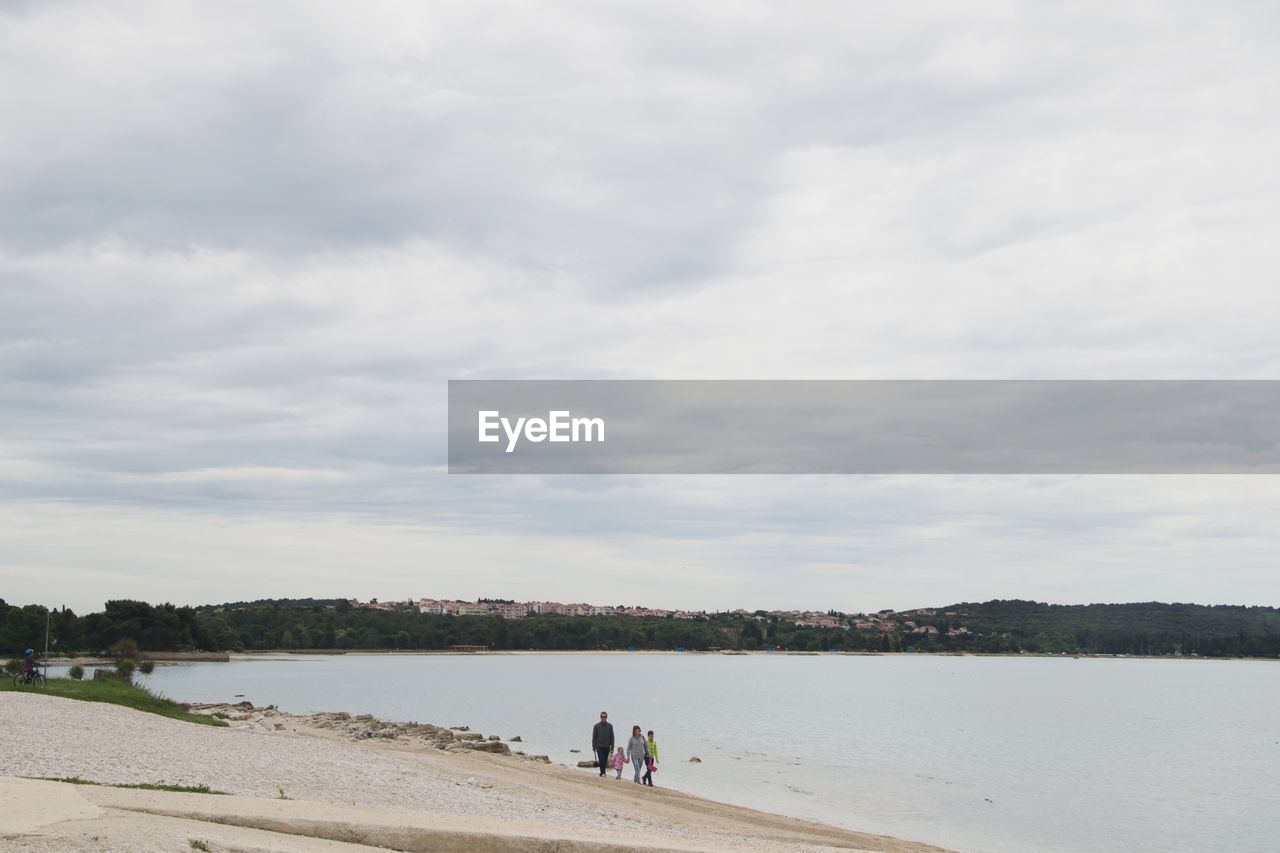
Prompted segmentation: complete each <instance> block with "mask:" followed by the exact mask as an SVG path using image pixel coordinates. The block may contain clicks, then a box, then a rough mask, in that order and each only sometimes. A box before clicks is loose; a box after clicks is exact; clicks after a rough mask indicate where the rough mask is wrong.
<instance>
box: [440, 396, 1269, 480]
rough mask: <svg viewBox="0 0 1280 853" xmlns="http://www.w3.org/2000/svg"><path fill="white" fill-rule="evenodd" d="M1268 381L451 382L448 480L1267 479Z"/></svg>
mask: <svg viewBox="0 0 1280 853" xmlns="http://www.w3.org/2000/svg"><path fill="white" fill-rule="evenodd" d="M1278 472H1280V381H1273V380H1238V381H1235V380H1232V381H1219V380H1186V381H1182V380H1178V381H1145V380H1144V381H1134V380H1099V381H1093V380H1080V381H1039V380H1035V381H1002V380H980V381H949V380H937V381H935V380H919V381H915V380H913V381H899V380H884V381H862V380H850V381H844V380H831V381H824V380H815V381H799V380H796V381H793V380H776V381H775V380H746V381H721V380H672V381H668V380H583V381H563V380H452V381H450V382H449V473H451V474H1241V473H1250V474H1273V473H1278Z"/></svg>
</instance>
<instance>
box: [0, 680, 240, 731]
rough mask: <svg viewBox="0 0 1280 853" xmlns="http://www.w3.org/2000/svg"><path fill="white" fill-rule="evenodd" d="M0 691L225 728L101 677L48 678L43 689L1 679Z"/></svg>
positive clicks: (133, 687)
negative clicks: (97, 704) (114, 707)
mask: <svg viewBox="0 0 1280 853" xmlns="http://www.w3.org/2000/svg"><path fill="white" fill-rule="evenodd" d="M0 691H13V692H15V693H36V694H39V695H41V696H58V697H60V698H62V699H79V700H80V701H82V702H105V703H107V704H108V705H123V706H124V707H126V708H133V709H134V710H135V711H145V712H146V713H148V714H159V715H160V716H162V717H169V718H170V719H173V720H183V721H185V722H188V723H198V724H199V725H202V726H225V725H226V723H225V722H223V721H222V720H217V719H214V718H213V717H209V716H205V715H204V714H193V713H191V712H190V711H188V710H187V708H186V706H184V705H181V704H179V703H177V702H174V701H173V700H172V699H166V698H164V697H163V696H157V695H155V694H154V693H152V692H151V691H149V690H147V689H145V688H142V687H139V686H137V685H136V684H130V683H129V682H127V681H122V680H120V679H115V678H104V679H98V680H95V681H73V680H72V679H70V678H50V679H49V683H48V684H47V685H46V686H45V687H43V688H39V687H33V686H25V687H15V686H14V684H13V681H12V680H10V679H4V680H2V681H0Z"/></svg>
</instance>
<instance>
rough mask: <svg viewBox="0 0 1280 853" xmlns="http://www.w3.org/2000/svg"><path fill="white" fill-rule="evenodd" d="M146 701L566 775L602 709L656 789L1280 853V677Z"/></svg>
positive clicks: (571, 679)
mask: <svg viewBox="0 0 1280 853" xmlns="http://www.w3.org/2000/svg"><path fill="white" fill-rule="evenodd" d="M145 681H146V683H147V684H148V685H149V686H150V687H151V688H153V689H155V690H157V691H159V692H161V693H163V694H165V695H167V696H169V697H170V698H173V699H179V700H183V701H206V702H207V701H239V699H240V698H241V697H243V698H246V699H248V700H249V701H251V702H253V703H254V704H255V705H258V706H262V705H270V704H273V705H276V706H278V707H279V708H281V709H282V710H285V711H291V712H297V713H306V712H312V711H349V712H352V713H371V714H374V715H375V716H378V717H382V718H386V719H391V720H416V721H419V722H431V723H436V724H439V725H446V726H450V725H468V726H470V727H471V728H472V729H473V730H478V731H481V732H483V733H485V734H486V735H487V734H497V735H501V736H502V737H503V738H504V739H507V738H510V737H512V736H514V735H520V736H521V737H522V738H523V739H524V741H525V743H524V744H523V748H524V749H526V750H527V751H529V752H531V753H546V754H547V755H549V756H550V757H551V759H552V760H553V761H555V762H558V763H565V764H572V763H574V762H576V761H577V760H578V759H580V758H587V757H590V755H591V752H590V734H591V726H592V725H593V724H594V723H595V722H596V719H597V718H598V716H599V712H600V711H601V710H606V711H608V712H609V716H610V719H611V721H612V722H613V723H614V725H615V728H616V730H617V732H618V735H619V738H625V737H626V735H628V734H629V732H630V727H631V725H632V724H638V725H640V726H642V727H643V728H644V729H646V730H647V729H654V730H655V731H656V732H657V740H658V745H659V752H660V758H661V762H660V766H659V772H658V773H657V774H656V775H655V781H656V782H657V784H659V785H665V786H668V787H672V788H677V789H680V790H682V791H688V792H692V793H696V794H699V795H701V796H705V797H711V798H713V799H717V800H723V801H727V802H733V803H739V804H742V805H746V806H751V807H754V808H759V809H764V810H767V811H772V812H778V813H782V814H788V815H793V816H796V817H802V818H813V819H817V820H821V821H825V822H828V823H835V824H841V825H844V826H847V827H850V828H853V829H858V830H866V831H872V832H881V833H886V834H889V835H895V836H900V837H903V838H910V839H915V840H921V841H929V842H933V843H936V844H939V845H943V846H946V847H950V848H953V849H957V850H966V851H1001V852H1002V851H1120V850H1126V851H1156V850H1159V851H1208V850H1215V851H1216V850H1221V851H1275V850H1280V664H1277V663H1275V662H1266V661H1206V660H1149V659H1110V658H1083V659H1072V658H1061V659H1058V658H1039V657H1032V658H1011V657H946V656H921V655H886V656H849V655H821V656H795V655H785V656H775V655H751V656H730V655H695V654H627V653H617V654H614V653H610V654H515V655H501V654H490V655H475V656H465V655H422V656H410V655H403V656H379V655H336V656H281V657H277V658H258V659H252V660H244V661H233V662H231V663H221V664H220V663H197V664H186V665H168V666H160V667H157V669H156V671H155V673H154V674H153V675H151V676H150V677H149V678H147V679H145ZM517 748H519V747H517ZM575 749H576V750H580V752H578V753H575V752H573V750H575ZM694 756H697V757H698V758H701V759H702V762H701V763H700V764H698V763H690V761H689V759H690V758H691V757H694ZM582 772H583V773H588V772H594V771H587V770H583V771H582ZM623 778H624V781H623V782H618V781H615V780H614V779H613V778H612V776H611V777H610V778H609V779H608V780H604V781H602V782H601V784H619V785H620V784H631V783H630V782H628V781H625V780H626V779H627V778H628V775H624V777H623Z"/></svg>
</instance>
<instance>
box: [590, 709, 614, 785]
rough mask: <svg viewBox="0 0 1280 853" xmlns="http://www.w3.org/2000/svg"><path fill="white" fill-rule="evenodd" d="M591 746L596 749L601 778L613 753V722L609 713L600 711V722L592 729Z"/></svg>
mask: <svg viewBox="0 0 1280 853" xmlns="http://www.w3.org/2000/svg"><path fill="white" fill-rule="evenodd" d="M591 748H592V749H594V750H595V751H596V766H598V767H599V768H600V778H602V779H603V778H604V771H605V770H606V769H607V768H608V766H609V756H611V755H612V754H613V724H612V723H610V722H609V715H608V714H606V713H605V712H604V711H601V712H600V722H598V723H596V724H595V727H594V728H592V729H591Z"/></svg>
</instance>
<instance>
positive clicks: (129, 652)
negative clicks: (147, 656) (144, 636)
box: [108, 637, 138, 660]
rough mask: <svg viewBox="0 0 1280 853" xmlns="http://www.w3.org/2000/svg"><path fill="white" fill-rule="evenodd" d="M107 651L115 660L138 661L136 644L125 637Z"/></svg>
mask: <svg viewBox="0 0 1280 853" xmlns="http://www.w3.org/2000/svg"><path fill="white" fill-rule="evenodd" d="M108 651H109V652H111V656H112V657H113V658H116V659H117V660H122V659H128V660H137V659H138V644H137V643H135V642H134V641H133V640H130V639H129V638H127V637H126V638H125V639H123V640H121V641H119V642H118V643H116V644H115V645H113V646H112V647H111V648H110V649H108Z"/></svg>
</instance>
